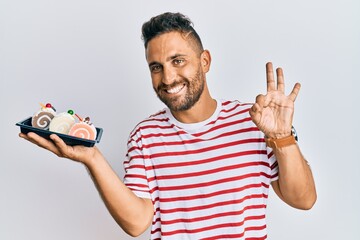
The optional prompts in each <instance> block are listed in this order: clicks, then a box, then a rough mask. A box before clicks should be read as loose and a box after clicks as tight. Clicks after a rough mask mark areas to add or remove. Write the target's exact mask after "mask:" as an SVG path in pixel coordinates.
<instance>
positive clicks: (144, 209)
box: [19, 132, 154, 236]
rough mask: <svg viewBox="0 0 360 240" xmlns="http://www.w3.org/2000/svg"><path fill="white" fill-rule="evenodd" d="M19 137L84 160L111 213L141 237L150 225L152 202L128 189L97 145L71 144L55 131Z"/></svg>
mask: <svg viewBox="0 0 360 240" xmlns="http://www.w3.org/2000/svg"><path fill="white" fill-rule="evenodd" d="M19 136H20V137H22V138H24V139H26V140H28V141H30V142H32V143H34V144H36V145H38V146H39V147H42V148H45V149H47V150H49V151H51V152H53V153H54V154H56V155H57V156H58V157H63V158H68V159H71V160H74V161H77V162H81V163H83V164H84V165H85V166H86V168H87V169H88V171H89V173H90V175H91V177H92V179H93V181H94V184H95V186H96V187H97V189H98V191H99V194H100V196H101V197H102V199H103V201H104V203H105V205H106V207H107V208H108V210H109V212H110V214H111V215H112V216H113V218H114V219H115V221H116V222H117V223H118V224H119V226H120V227H121V228H122V229H123V230H124V231H125V232H126V233H128V234H129V235H131V236H138V235H140V234H142V233H143V232H144V231H145V230H146V229H147V228H148V227H149V225H150V224H151V221H152V217H153V213H154V210H153V204H152V201H151V200H150V199H143V198H139V197H137V196H136V195H135V194H134V193H133V192H132V191H131V190H130V189H128V188H127V187H126V186H125V185H124V184H123V182H122V181H121V180H120V179H119V177H118V176H117V175H116V173H115V172H114V171H113V170H112V168H111V166H110V165H109V164H108V162H107V161H106V159H105V158H104V156H103V155H102V154H101V152H100V151H99V149H98V148H96V147H92V148H88V147H84V146H68V145H66V144H65V143H64V142H63V141H62V140H61V139H60V138H59V137H58V136H57V135H55V134H52V135H51V136H50V138H51V140H47V139H45V138H42V137H40V136H38V135H36V134H35V133H31V132H30V133H28V134H22V133H20V135H19Z"/></svg>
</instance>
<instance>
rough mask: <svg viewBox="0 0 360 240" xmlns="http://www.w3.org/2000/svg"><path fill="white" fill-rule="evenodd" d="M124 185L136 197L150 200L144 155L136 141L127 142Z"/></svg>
mask: <svg viewBox="0 0 360 240" xmlns="http://www.w3.org/2000/svg"><path fill="white" fill-rule="evenodd" d="M124 169H125V176H124V184H125V185H126V186H127V187H128V188H129V189H130V190H131V191H132V192H133V193H134V194H135V195H137V196H138V197H141V198H151V195H150V191H149V185H148V180H147V176H146V167H145V162H144V154H143V152H142V150H141V148H140V147H139V146H138V145H137V144H136V141H135V140H133V139H130V140H129V141H128V151H127V154H126V157H125V160H124Z"/></svg>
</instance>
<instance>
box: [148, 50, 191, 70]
mask: <svg viewBox="0 0 360 240" xmlns="http://www.w3.org/2000/svg"><path fill="white" fill-rule="evenodd" d="M185 56H187V55H186V54H180V53H177V54H174V55H172V56H170V57H167V58H166V61H170V60H173V59H176V58H178V57H185ZM157 64H160V65H162V64H161V63H159V62H156V61H153V62H151V63H149V67H152V66H154V65H157Z"/></svg>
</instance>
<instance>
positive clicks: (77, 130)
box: [69, 114, 96, 140]
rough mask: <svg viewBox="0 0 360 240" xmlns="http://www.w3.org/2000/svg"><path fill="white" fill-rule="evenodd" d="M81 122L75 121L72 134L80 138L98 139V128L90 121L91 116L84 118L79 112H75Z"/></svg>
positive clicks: (71, 130) (71, 129) (70, 132)
mask: <svg viewBox="0 0 360 240" xmlns="http://www.w3.org/2000/svg"><path fill="white" fill-rule="evenodd" d="M75 115H76V116H77V117H78V119H79V120H80V122H78V123H75V124H74V125H73V126H72V127H71V128H70V131H69V135H70V136H74V137H78V138H84V139H89V140H95V139H96V128H95V126H94V124H92V122H90V118H89V117H86V118H84V119H82V118H81V117H79V116H78V115H77V114H75Z"/></svg>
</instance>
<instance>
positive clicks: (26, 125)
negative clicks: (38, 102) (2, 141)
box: [16, 117, 103, 147]
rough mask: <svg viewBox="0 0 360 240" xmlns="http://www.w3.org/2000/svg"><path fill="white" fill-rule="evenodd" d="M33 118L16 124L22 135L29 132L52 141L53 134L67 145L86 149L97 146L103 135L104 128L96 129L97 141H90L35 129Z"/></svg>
mask: <svg viewBox="0 0 360 240" xmlns="http://www.w3.org/2000/svg"><path fill="white" fill-rule="evenodd" d="M31 118H32V117H29V118H26V119H25V120H23V121H21V122H18V123H16V126H19V127H20V131H21V132H22V133H25V134H26V133H28V132H34V133H36V134H37V135H39V136H41V137H44V138H47V139H50V135H51V134H56V135H58V136H59V137H60V138H61V139H62V140H63V141H64V142H65V143H66V144H67V145H70V146H74V145H83V146H85V147H93V146H94V145H95V143H99V142H100V139H101V136H102V133H103V129H102V128H96V132H97V134H96V139H95V140H89V139H84V138H78V137H73V136H70V135H67V134H62V133H56V132H51V131H48V130H44V129H39V128H34V127H32V126H31Z"/></svg>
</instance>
